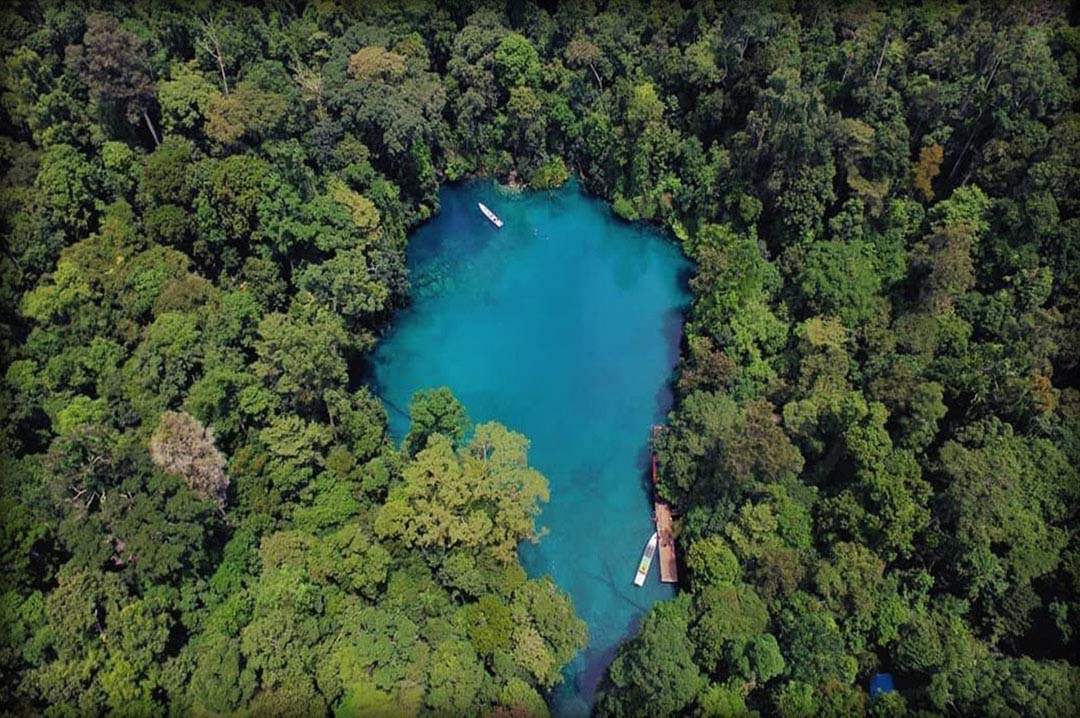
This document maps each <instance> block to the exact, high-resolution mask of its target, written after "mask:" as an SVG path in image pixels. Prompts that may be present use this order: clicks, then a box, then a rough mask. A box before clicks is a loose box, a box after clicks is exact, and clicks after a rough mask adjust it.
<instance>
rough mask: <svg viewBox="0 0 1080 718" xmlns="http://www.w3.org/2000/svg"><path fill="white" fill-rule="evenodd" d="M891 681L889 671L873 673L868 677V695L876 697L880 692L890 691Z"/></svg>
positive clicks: (891, 687)
mask: <svg viewBox="0 0 1080 718" xmlns="http://www.w3.org/2000/svg"><path fill="white" fill-rule="evenodd" d="M892 691H893V683H892V674H891V673H875V674H874V677H873V678H871V679H870V697H871V698H877V696H878V694H880V693H892Z"/></svg>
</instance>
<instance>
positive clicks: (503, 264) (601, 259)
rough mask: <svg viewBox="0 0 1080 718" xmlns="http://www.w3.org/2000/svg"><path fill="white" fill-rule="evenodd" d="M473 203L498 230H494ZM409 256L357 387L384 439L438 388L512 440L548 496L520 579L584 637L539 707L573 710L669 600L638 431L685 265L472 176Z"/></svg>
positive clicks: (570, 193) (577, 207)
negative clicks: (544, 579)
mask: <svg viewBox="0 0 1080 718" xmlns="http://www.w3.org/2000/svg"><path fill="white" fill-rule="evenodd" d="M477 202H483V203H484V204H486V205H487V206H489V207H491V208H492V210H494V211H495V212H496V213H497V214H498V215H499V216H500V217H501V218H502V219H503V220H504V222H505V227H504V228H503V229H501V230H499V229H496V228H495V227H494V226H493V225H491V224H490V223H489V222H488V221H487V220H486V219H484V217H483V216H482V215H481V214H480V212H479V211H478V209H477V206H476V205H477ZM441 203H442V209H441V211H440V212H439V214H438V215H437V216H436V217H435V218H434V219H433V220H431V221H430V222H428V223H427V224H425V225H424V226H423V227H421V228H420V229H419V230H418V231H417V232H416V233H415V235H414V236H413V237H412V238H411V240H410V244H409V255H408V259H409V267H410V271H411V275H412V281H413V304H412V305H411V306H410V307H409V308H408V309H406V310H404V311H402V312H400V313H399V314H398V316H397V317H395V319H394V323H393V327H392V329H391V331H390V332H389V333H388V334H387V336H386V337H385V339H384V340H383V341H382V342H381V343H380V345H379V348H378V350H377V352H376V354H375V357H374V360H373V366H372V370H373V379H372V383H373V384H374V388H375V390H376V391H377V392H378V393H379V395H380V396H382V397H383V398H384V399H385V400H387V403H388V404H390V405H391V406H390V408H389V413H390V425H391V431H392V433H393V434H394V436H395V438H396V439H398V440H400V439H401V438H402V437H403V436H404V435H405V433H406V431H407V428H408V420H407V417H405V416H403V415H402V414H401V413H400V411H399V410H398V409H395V408H394V407H400V408H401V409H406V408H407V407H408V404H409V397H410V396H411V395H412V394H413V392H415V391H417V390H418V389H422V388H428V387H436V386H449V387H450V388H451V389H452V390H453V391H454V393H455V394H456V395H457V397H458V398H459V399H461V401H462V402H464V404H465V406H466V407H467V409H468V411H469V416H470V418H471V419H472V420H473V421H474V422H476V423H480V422H484V421H490V420H496V421H499V422H501V423H503V424H505V425H506V426H508V427H510V428H511V429H513V430H515V431H518V432H521V433H523V434H525V435H526V436H528V437H529V438H530V439H531V441H532V445H531V449H530V452H529V459H530V463H531V464H532V465H533V466H535V467H536V468H537V469H539V470H540V471H541V472H542V473H543V474H544V475H545V476H547V478H548V481H549V482H550V485H551V501H550V502H549V503H548V504H546V505H545V506H544V508H543V513H542V515H541V517H540V525H541V526H542V527H543V528H545V529H546V531H547V533H546V535H545V536H544V537H543V539H542V540H541V541H540V543H539V544H538V545H532V544H526V545H524V546H522V550H521V556H522V563H523V564H524V566H525V568H526V570H527V571H528V572H529V574H530V575H533V576H539V575H544V574H549V575H551V576H552V577H553V578H554V579H555V581H556V582H557V583H558V585H559V586H561V587H562V588H563V589H564V590H566V591H567V592H569V594H570V595H571V597H572V598H573V600H574V605H575V607H576V608H577V612H578V614H579V615H580V616H581V617H582V618H584V619H585V621H586V622H587V623H588V625H589V644H588V646H587V647H586V649H585V650H584V651H583V652H582V653H581V654H580V655H579V656H578V657H577V659H575V661H574V662H573V663H572V664H571V665H570V666H568V668H567V670H566V681H565V682H564V683H563V684H562V685H561V686H560V687H559V688H557V689H556V690H555V691H554V692H553V694H552V695H551V696H549V703H550V705H551V708H552V710H553V712H554V713H555V714H556V715H558V716H576V715H583V714H585V713H587V712H588V710H589V708H590V707H591V705H592V702H593V698H594V694H595V690H596V685H597V682H598V681H599V679H600V678H601V676H602V675H603V672H604V669H606V668H607V666H608V664H609V663H610V662H611V660H612V658H613V656H614V652H615V648H616V646H617V645H618V643H619V642H620V641H622V640H623V639H624V638H626V637H627V636H628V635H629V634H631V633H632V632H633V631H634V630H635V629H636V628H637V625H638V623H639V622H640V620H641V617H642V615H643V614H644V612H645V611H646V610H647V609H648V607H649V606H650V605H652V604H653V603H654V602H656V601H658V600H661V599H664V598H669V597H671V596H672V595H673V593H674V592H673V589H672V588H671V587H670V586H667V585H663V584H661V583H660V579H659V574H658V566H657V565H655V564H654V565H653V567H652V571H651V573H650V575H649V580H648V582H647V583H646V585H645V586H644V587H643V588H637V587H635V586H634V585H633V578H634V573H635V571H636V569H637V564H638V560H639V558H640V556H641V551H642V549H643V548H644V545H645V543H646V541H647V540H648V538H649V536H650V535H651V533H652V531H653V523H652V504H651V499H650V491H649V473H648V472H649V465H650V463H649V448H648V441H649V432H650V427H651V426H652V424H654V423H656V422H657V421H659V420H661V419H662V418H663V417H664V415H665V414H666V412H667V410H668V409H669V408H670V403H671V390H670V380H671V375H672V371H673V368H674V365H675V362H676V360H677V358H678V350H679V340H680V337H681V331H682V319H683V312H684V310H685V308H686V306H687V304H688V302H689V296H688V294H687V291H686V275H687V272H688V271H689V264H688V262H687V260H686V259H685V258H684V257H683V255H682V253H681V252H680V251H679V249H678V248H677V247H676V246H675V244H674V243H673V242H671V241H668V240H665V239H664V238H662V237H661V236H660V235H659V234H658V233H656V232H655V231H652V230H648V229H645V228H641V227H637V226H633V225H629V224H626V223H624V222H620V221H619V220H618V219H616V218H615V217H614V216H613V215H612V214H611V212H610V210H609V209H608V207H607V206H606V205H605V204H604V203H603V202H601V201H599V200H596V199H593V198H590V197H587V196H586V195H585V194H584V193H582V192H581V191H580V190H579V189H578V187H577V185H576V184H575V183H570V184H569V185H568V186H566V187H564V188H563V189H561V190H559V191H557V192H553V193H549V192H527V193H524V194H520V195H517V196H514V195H507V194H504V193H501V192H500V191H498V189H497V188H496V186H495V185H494V184H493V183H492V182H490V181H480V180H478V181H475V182H471V183H467V184H464V185H459V186H454V187H447V188H444V189H443V191H442V195H441Z"/></svg>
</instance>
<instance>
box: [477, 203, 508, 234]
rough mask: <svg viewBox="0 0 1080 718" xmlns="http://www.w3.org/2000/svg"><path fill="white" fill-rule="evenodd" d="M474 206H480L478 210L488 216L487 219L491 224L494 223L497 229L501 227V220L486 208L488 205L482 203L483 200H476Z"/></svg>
mask: <svg viewBox="0 0 1080 718" xmlns="http://www.w3.org/2000/svg"><path fill="white" fill-rule="evenodd" d="M476 206H477V207H479V208H480V211H481V212H482V213H483V214H484V216H485V217H487V218H488V220H490V221H491V223H492V224H493V225H495V226H496V227H498V228H499V229H502V226H503V221H502V220H501V219H499V216H498V215H497V214H495V213H494V212H492V211H491V210H490V209H488V206H487V205H486V204H484V203H483V202H477V203H476Z"/></svg>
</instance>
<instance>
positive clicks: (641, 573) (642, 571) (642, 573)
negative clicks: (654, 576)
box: [634, 532, 660, 586]
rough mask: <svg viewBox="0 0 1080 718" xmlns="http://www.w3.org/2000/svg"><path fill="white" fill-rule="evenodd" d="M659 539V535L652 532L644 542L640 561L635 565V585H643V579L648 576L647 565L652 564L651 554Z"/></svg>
mask: <svg viewBox="0 0 1080 718" xmlns="http://www.w3.org/2000/svg"><path fill="white" fill-rule="evenodd" d="M659 541H660V537H659V535H658V534H656V533H655V532H654V533H653V535H652V537H651V538H649V543H647V544H645V552H644V553H642V554H641V563H639V564H638V567H637V576H634V585H635V586H644V585H645V579H646V578H647V577H648V576H649V567H650V566H652V560H653V555H654V554H655V553H656V544H657V543H658V542H659Z"/></svg>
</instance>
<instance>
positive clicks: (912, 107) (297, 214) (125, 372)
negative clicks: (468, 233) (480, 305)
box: [0, 0, 1080, 717]
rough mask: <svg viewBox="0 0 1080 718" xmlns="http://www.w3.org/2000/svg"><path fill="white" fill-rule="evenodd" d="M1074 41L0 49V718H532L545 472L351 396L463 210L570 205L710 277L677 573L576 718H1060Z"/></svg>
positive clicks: (899, 31) (132, 37)
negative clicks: (676, 588) (424, 257)
mask: <svg viewBox="0 0 1080 718" xmlns="http://www.w3.org/2000/svg"><path fill="white" fill-rule="evenodd" d="M1068 11H1069V10H1068V8H1067V7H1065V6H1064V5H1062V6H1058V5H1056V4H1054V3H1053V2H1032V3H1030V4H1022V5H1017V6H1014V5H1012V4H1008V3H1004V2H1003V3H1001V4H1000V5H994V4H990V3H985V4H976V5H970V6H961V5H954V4H946V3H941V4H933V5H928V6H906V5H903V4H895V5H893V4H888V5H885V6H883V7H881V8H876V7H874V6H872V5H870V4H866V3H859V4H857V5H850V6H834V4H832V3H820V4H815V3H778V4H776V6H775V7H773V8H768V9H766V8H759V7H756V6H754V5H751V4H748V5H745V6H743V5H730V6H729V5H726V4H721V3H709V2H700V3H699V2H695V3H689V2H687V3H683V4H681V5H680V4H677V3H673V2H654V3H645V2H635V1H629V0H628V1H623V2H620V1H618V0H613V1H612V2H597V3H596V4H595V6H594V5H593V4H592V3H589V2H584V1H578V2H567V3H563V4H558V5H556V4H554V3H551V4H549V3H544V6H543V7H538V6H536V5H534V4H531V3H529V2H524V1H521V0H510V2H489V3H476V2H466V1H464V0H462V1H460V2H449V3H445V2H440V3H435V2H427V1H424V0H418V1H416V2H405V3H400V4H398V3H386V4H385V5H382V4H378V3H372V4H370V5H369V4H353V3H346V2H333V1H332V0H328V1H326V2H311V3H303V2H270V3H266V4H259V5H244V4H239V3H235V2H228V1H226V2H221V1H217V2H182V3H181V2H174V3H172V4H169V3H159V2H153V3H151V2H133V3H107V2H86V3H76V2H71V3H62V2H51V1H49V0H40V1H39V2H37V3H28V4H25V5H23V6H20V7H9V8H5V9H4V10H3V11H2V12H0V46H2V50H3V52H2V53H0V54H2V57H3V66H2V73H0V90H2V94H0V124H2V125H3V128H4V131H3V136H2V137H0V171H2V181H0V185H2V190H0V202H2V208H3V210H2V213H0V231H2V233H3V236H4V244H3V254H2V257H0V297H2V302H0V311H2V315H0V349H2V351H3V384H2V388H0V406H2V408H3V410H2V417H3V418H2V422H0V448H2V452H3V457H2V458H0V486H2V493H0V504H2V505H0V511H2V515H3V522H2V530H0V552H2V559H0V560H2V564H0V565H2V568H3V571H2V572H0V625H2V626H3V631H2V634H0V705H3V706H4V709H6V710H10V711H13V712H14V713H21V712H32V711H40V710H44V709H45V707H46V706H48V711H49V713H50V714H53V715H88V714H100V713H104V712H108V711H116V712H119V713H130V714H139V715H142V714H154V713H163V712H167V711H172V712H175V713H178V714H184V713H200V714H210V713H228V712H246V713H251V714H256V715H290V714H292V715H312V714H320V713H322V714H326V713H328V712H334V713H335V714H338V715H383V714H400V713H406V714H412V713H428V714H443V715H447V714H449V715H457V714H463V713H474V714H475V713H497V714H509V713H514V714H525V715H529V714H537V713H543V712H544V711H545V708H544V706H543V703H542V700H541V697H540V696H541V692H542V691H543V690H544V689H545V688H547V687H549V686H551V685H553V684H554V683H556V682H557V681H558V680H559V677H560V668H561V666H562V665H563V664H565V663H566V662H567V661H568V660H569V659H570V658H571V657H572V656H573V655H574V653H575V652H576V650H577V649H578V648H579V647H580V646H581V645H582V643H583V641H584V627H583V626H582V624H581V623H580V621H579V620H578V619H576V618H575V617H574V614H573V609H572V607H571V606H570V604H569V601H568V600H567V599H566V598H565V596H564V595H563V594H561V593H560V592H559V591H558V590H557V589H556V588H555V587H554V586H553V585H552V584H551V583H550V582H549V581H546V580H535V579H534V580H527V579H526V577H525V575H524V572H523V571H522V569H521V567H520V565H519V564H518V562H517V556H516V546H517V544H518V542H519V541H521V540H525V539H530V538H533V537H534V535H535V532H536V529H535V526H534V522H535V517H536V512H537V506H538V502H540V501H543V500H544V499H545V498H546V495H547V486H546V482H545V481H544V479H543V477H541V476H540V475H539V474H537V473H536V472H535V471H534V470H532V469H530V468H529V467H528V464H527V456H526V448H527V442H526V440H525V439H524V438H523V437H521V436H519V435H516V434H514V433H512V432H510V431H508V430H506V429H505V428H503V427H500V426H498V425H484V426H480V427H476V428H475V429H473V428H472V427H470V426H469V425H468V419H467V416H466V413H465V409H464V407H462V406H461V405H460V404H459V403H458V402H457V401H456V400H455V399H454V398H453V396H452V395H450V394H449V392H446V391H439V390H436V391H431V392H426V393H423V394H421V395H419V396H417V397H416V400H415V401H414V403H413V406H412V407H411V413H412V429H411V431H410V434H409V436H408V437H406V439H405V441H404V443H403V445H402V446H400V447H397V446H394V445H393V444H392V443H391V441H390V439H389V437H388V435H387V428H386V427H387V421H386V414H385V411H386V409H384V407H383V406H382V405H381V403H380V402H379V401H378V399H377V398H375V397H374V396H372V394H371V393H370V392H369V391H368V390H366V389H364V388H363V387H362V386H361V385H360V383H359V379H360V376H359V370H358V367H359V366H360V365H361V364H362V360H363V357H364V355H365V354H366V353H367V352H369V351H370V350H371V348H372V347H373V346H374V344H375V343H376V341H377V339H378V336H379V333H380V331H381V330H382V328H383V327H384V326H385V324H386V322H387V320H388V318H389V317H390V315H391V313H392V312H393V310H394V309H395V308H397V307H400V306H401V305H402V304H403V303H404V302H405V301H407V295H408V276H407V271H406V269H405V265H404V251H403V250H404V245H405V241H406V240H405V237H406V233H407V231H408V229H409V228H410V227H411V226H413V225H415V224H416V223H417V222H419V221H422V220H423V219H425V218H427V217H429V216H430V215H431V214H432V213H433V212H435V211H437V210H438V193H437V192H438V186H439V183H440V181H444V180H448V181H454V180H457V179H460V178H463V177H466V176H469V175H471V174H476V173H482V174H483V173H486V174H494V175H496V176H499V177H501V178H504V179H508V180H510V181H519V182H525V183H528V184H530V185H532V186H534V187H551V186H557V185H558V184H561V183H562V182H563V181H564V180H565V179H566V178H567V177H568V175H569V172H570V171H575V172H577V173H579V174H580V175H581V177H582V179H583V181H584V183H585V184H586V186H587V187H588V188H589V189H590V190H592V191H594V192H596V193H597V194H600V195H602V196H604V197H606V198H608V199H609V200H611V202H612V206H613V209H614V211H615V212H616V213H617V214H619V215H620V216H622V217H624V218H626V219H628V220H646V221H652V222H655V223H657V224H661V225H663V226H666V227H668V228H670V229H671V230H672V232H673V233H674V235H675V236H676V237H677V238H678V240H679V241H680V242H681V243H682V245H683V247H684V249H685V251H686V253H687V255H688V256H689V257H690V258H691V259H693V260H694V262H695V264H696V267H697V270H696V275H695V277H694V278H693V280H692V285H691V288H692V290H693V292H694V305H693V308H692V311H691V314H690V316H689V318H688V323H687V327H686V344H685V347H684V353H683V360H682V362H681V365H680V369H679V376H678V382H677V393H678V402H677V405H676V408H675V411H674V412H673V415H672V417H671V422H670V427H669V430H668V431H666V432H663V433H661V434H659V435H658V437H657V441H656V443H657V446H656V449H657V452H658V455H659V458H660V468H661V480H662V484H661V491H662V493H663V494H664V496H665V497H666V498H668V499H669V500H671V501H672V503H673V504H674V506H675V508H676V509H677V511H678V512H679V513H680V514H681V515H682V520H681V522H680V535H679V545H680V550H681V554H682V555H683V557H684V560H685V568H686V572H685V573H686V574H687V575H688V578H687V581H686V585H685V586H684V591H683V592H682V593H681V594H680V596H679V598H678V599H676V600H674V601H670V602H666V603H663V604H660V605H658V606H657V607H656V608H655V609H654V610H653V611H652V612H651V613H650V614H649V615H648V616H647V618H646V619H645V621H644V623H643V625H642V628H641V631H640V633H639V635H638V636H637V637H635V638H634V639H633V640H631V641H630V642H628V643H627V644H626V645H625V646H624V647H623V648H622V649H621V650H620V652H619V655H618V656H617V657H616V658H615V661H614V663H613V664H612V667H611V669H610V672H609V675H608V676H607V678H606V679H605V681H604V685H603V690H602V694H601V696H600V700H599V703H598V710H599V712H600V713H601V714H603V715H613V716H614V715H619V716H621V715H650V716H651V715H662V714H682V713H696V714H699V715H703V716H726V715H743V714H746V713H748V712H750V711H760V712H762V713H766V714H776V715H780V716H785V717H787V716H792V717H794V716H803V715H806V716H809V715H857V714H860V713H864V712H869V713H872V714H874V715H882V716H884V715H900V714H903V713H904V712H905V711H911V712H914V711H926V712H928V713H929V714H994V715H1016V714H1025V715H1047V716H1051V715H1062V714H1067V713H1068V712H1070V711H1071V710H1072V708H1073V707H1074V706H1075V705H1077V704H1078V703H1080V696H1078V695H1077V694H1078V688H1077V686H1078V682H1080V674H1078V669H1077V667H1076V663H1075V661H1076V655H1077V648H1078V644H1077V641H1078V640H1080V638H1078V636H1077V632H1076V626H1077V624H1078V616H1080V551H1078V546H1077V542H1078V535H1077V530H1076V525H1077V519H1078V518H1080V517H1078V516H1077V506H1078V505H1080V501H1078V499H1080V495H1078V494H1080V478H1078V474H1077V466H1080V438H1078V429H1080V387H1078V385H1077V379H1076V377H1077V371H1076V370H1077V364H1078V362H1080V344H1078V342H1077V337H1080V305H1078V294H1080V214H1078V202H1080V191H1078V190H1080V170H1078V167H1080V114H1078V113H1077V103H1076V99H1077V98H1076V86H1077V79H1078V78H1077V73H1078V69H1080V32H1078V30H1077V28H1076V27H1075V17H1072V18H1070V17H1069V16H1068V14H1067V13H1068ZM394 410H397V409H394ZM879 670H888V671H891V672H892V673H893V674H894V675H895V677H896V682H897V686H898V688H899V691H898V692H896V693H892V694H889V695H887V696H884V697H880V698H876V699H874V700H871V699H870V698H869V697H868V696H867V692H866V682H867V679H868V677H869V676H870V675H871V674H873V673H874V672H876V671H879Z"/></svg>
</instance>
